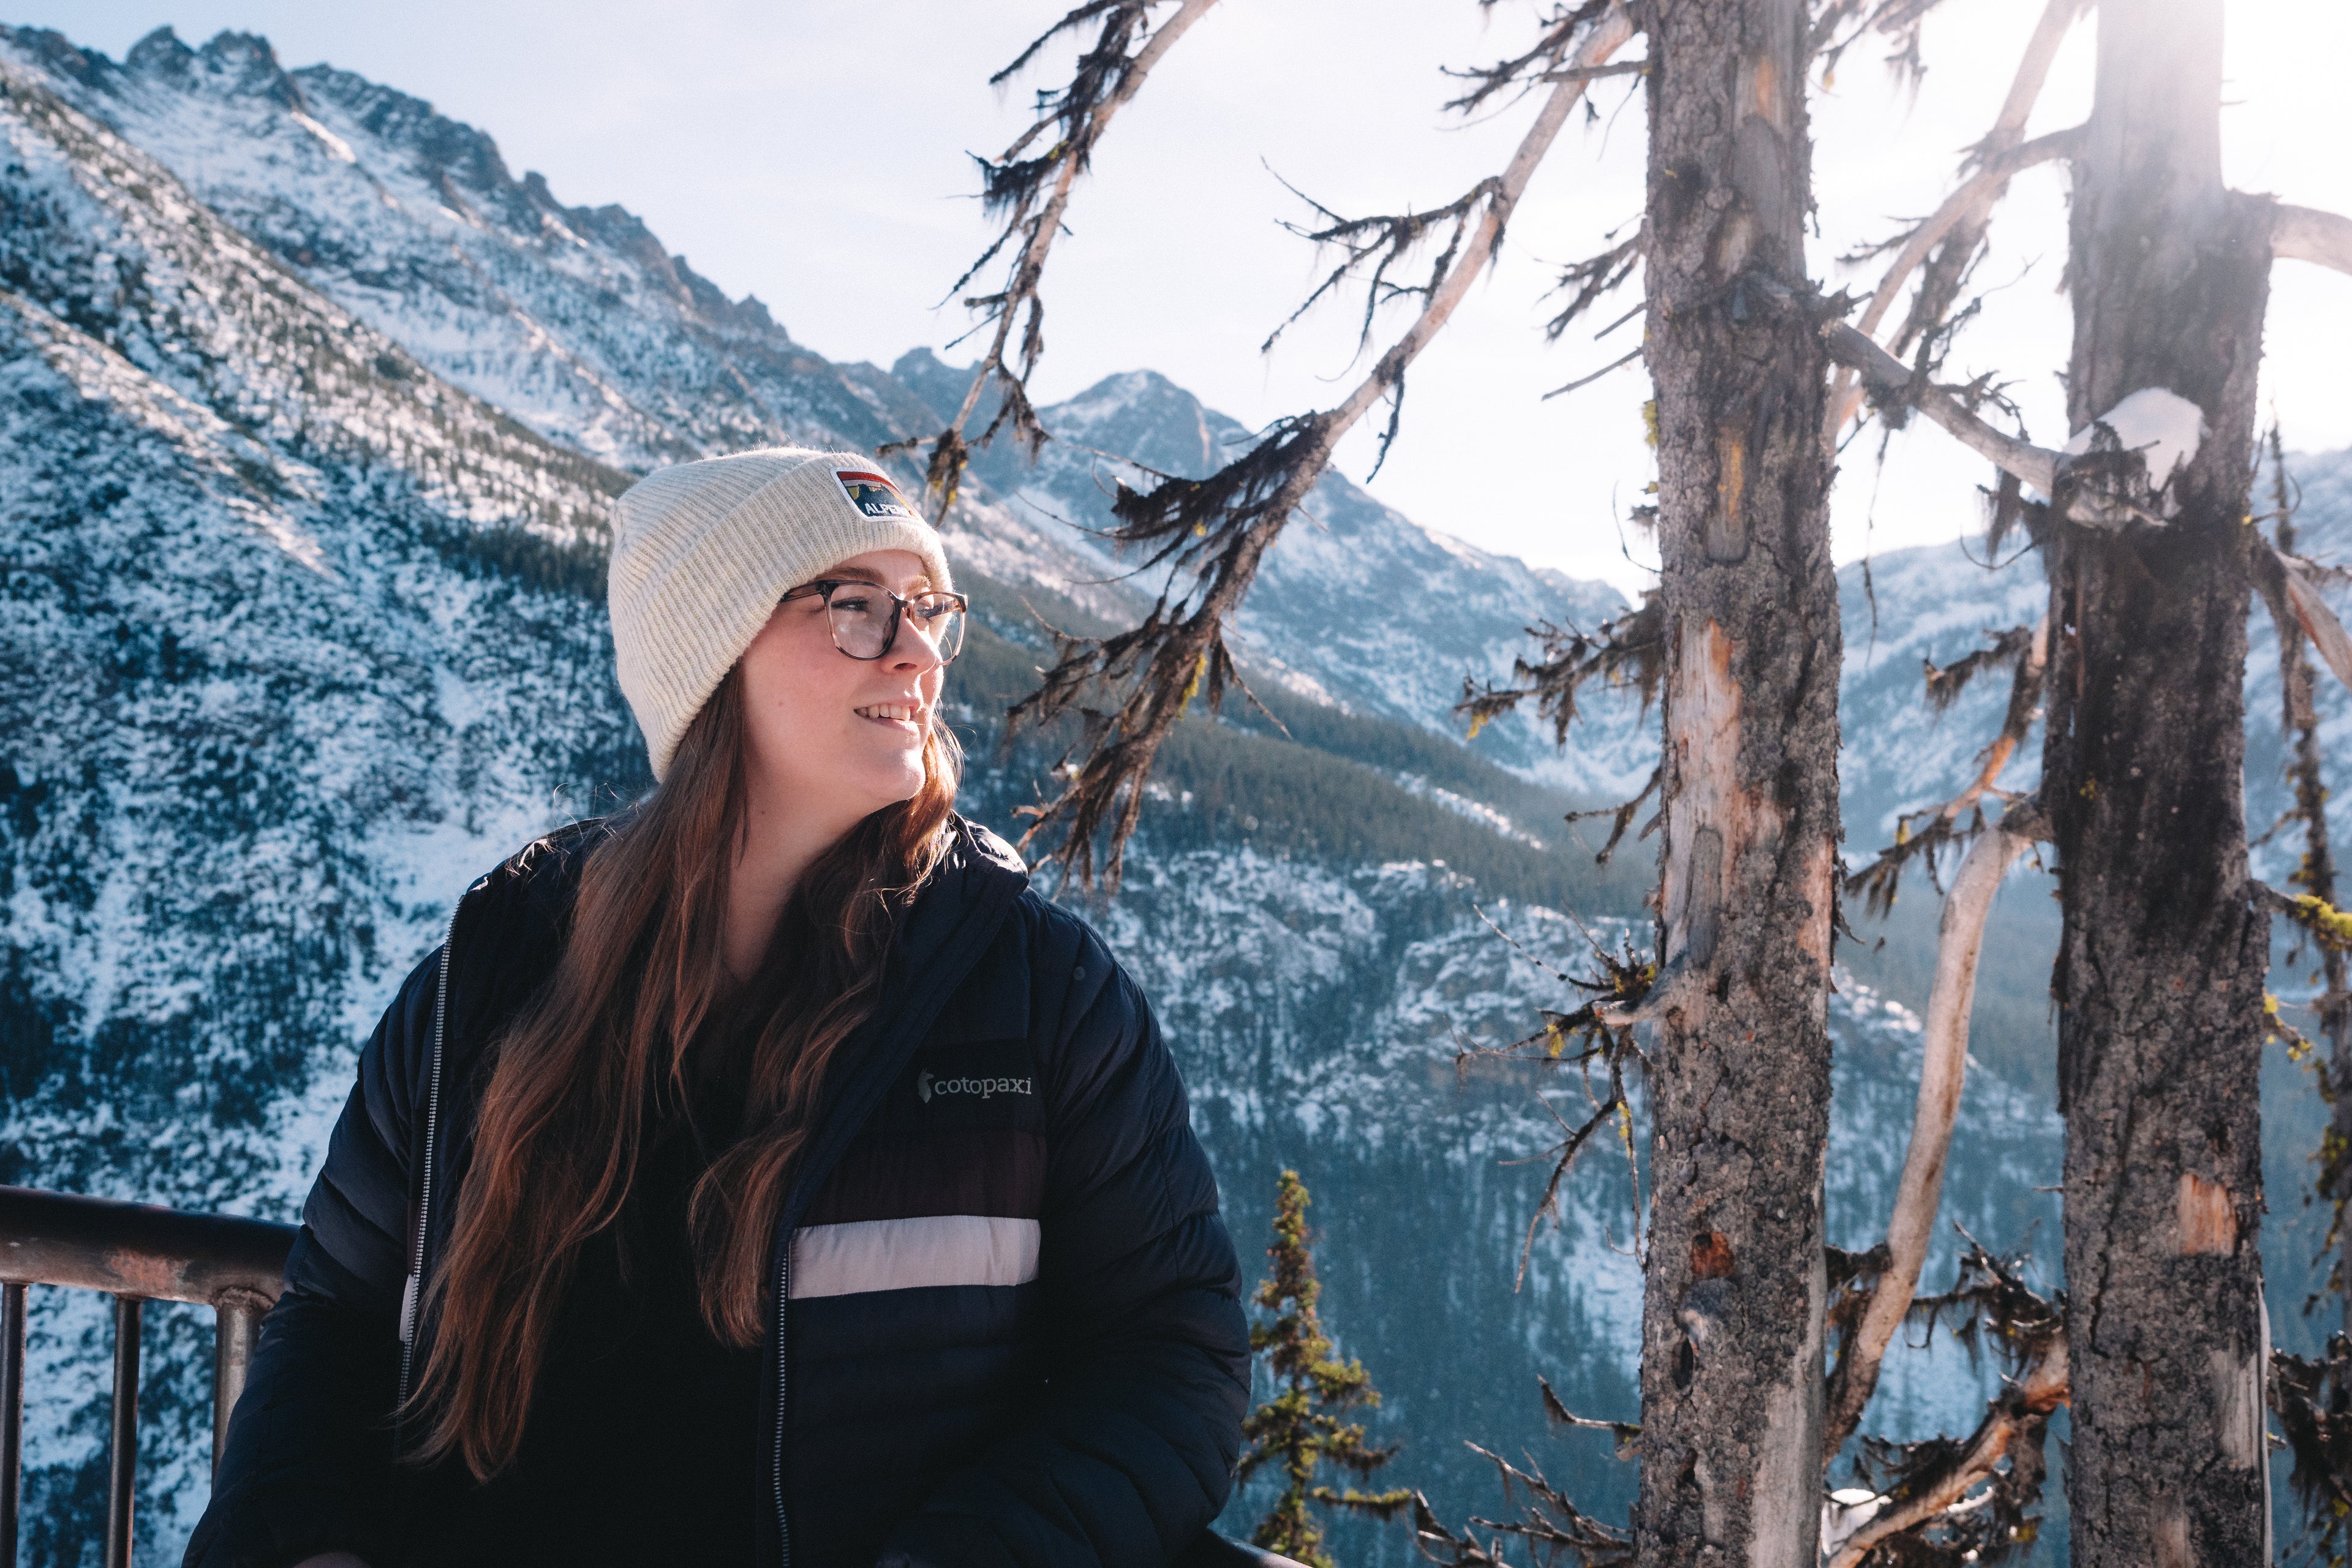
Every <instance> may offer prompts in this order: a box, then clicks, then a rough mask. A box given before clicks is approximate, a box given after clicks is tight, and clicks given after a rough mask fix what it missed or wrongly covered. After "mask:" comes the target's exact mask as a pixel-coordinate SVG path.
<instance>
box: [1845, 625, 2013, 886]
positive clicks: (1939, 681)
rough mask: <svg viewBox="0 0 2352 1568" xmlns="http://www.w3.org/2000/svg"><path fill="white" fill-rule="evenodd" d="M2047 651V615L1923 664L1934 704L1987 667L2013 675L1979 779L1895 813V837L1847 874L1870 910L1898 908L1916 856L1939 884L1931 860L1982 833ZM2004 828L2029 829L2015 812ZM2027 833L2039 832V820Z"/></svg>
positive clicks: (1982, 755)
mask: <svg viewBox="0 0 2352 1568" xmlns="http://www.w3.org/2000/svg"><path fill="white" fill-rule="evenodd" d="M2049 655H2050V617H2049V616H2046V615H2045V616H2042V619H2041V620H2040V621H2039V622H2037V623H2036V624H2035V625H2034V626H2032V628H2031V630H2029V629H2028V628H2026V627H2024V626H2019V627H2016V628H2014V629H2013V630H2011V631H2008V632H2004V633H2002V634H2000V636H1999V637H1995V638H1994V639H1993V642H1992V645H1991V646H1990V647H1986V648H1981V649H1979V650H1978V651H1977V652H1976V653H1973V654H1970V655H1969V657H1968V658H1963V659H1959V660H1956V661H1955V662H1954V663H1953V664H1952V666H1951V667H1950V668H1947V669H1938V668H1936V666H1935V665H1934V664H1932V663H1931V664H1929V665H1928V666H1927V700H1928V701H1929V702H1930V703H1932V704H1934V705H1936V706H1937V707H1941V706H1943V705H1944V704H1946V703H1948V702H1949V701H1951V700H1953V698H1954V697H1956V696H1958V692H1959V689H1961V688H1962V687H1963V686H1965V685H1966V684H1967V683H1968V681H1969V679H1970V678H1971V677H1973V676H1974V675H1976V674H1978V673H1979V672H1980V671H1982V670H1984V669H1988V668H1994V667H1995V666H1997V665H2000V664H2012V663H2013V664H2014V665H2015V666H2016V668H2017V673H2016V676H2015V677H2014V679H2012V680H2011V683H2010V689H2009V709H2008V711H2007V712H2005V713H2004V714H2003V715H2002V717H2001V726H2000V734H1998V735H1996V736H1994V737H1993V741H1992V743H1991V744H1990V745H1989V746H1987V747H1986V748H1985V749H1984V751H1983V752H1981V753H1979V758H1978V765H1977V774H1976V777H1975V778H1973V779H1971V780H1969V784H1968V786H1967V787H1966V788H1964V789H1962V790H1961V791H1960V792H1959V794H1958V795H1954V796H1952V798H1951V799H1949V800H1948V801H1945V802H1944V803H1943V804H1942V805H1934V806H1928V807H1926V808H1924V809H1922V810H1918V811H1906V812H1905V813H1904V814H1903V815H1902V816H1899V817H1897V818H1896V819H1895V842H1894V843H1893V844H1890V845H1888V846H1887V847H1885V848H1884V849H1882V850H1880V851H1879V852H1878V858H1877V859H1875V860H1874V861H1872V862H1871V863H1870V864H1869V865H1868V866H1865V867H1864V868H1862V869H1861V870H1860V871H1857V872H1856V873H1854V874H1853V876H1852V877H1849V878H1848V879H1846V892H1847V893H1848V894H1849V895H1851V894H1856V893H1859V894H1861V895H1863V896H1864V899H1865V900H1867V902H1866V904H1865V908H1866V909H1867V910H1869V912H1870V913H1872V914H1874V915H1884V914H1885V913H1886V911H1887V910H1891V909H1893V908H1894V907H1895V893H1896V891H1897V889H1898V887H1899V884H1900V882H1901V879H1902V875H1903V872H1904V870H1905V868H1906V867H1908V866H1909V864H1910V863H1911V862H1912V861H1913V860H1914V859H1917V858H1922V857H1924V858H1926V860H1927V874H1928V877H1929V879H1931V880H1934V881H1936V883H1937V886H1938V887H1939V888H1940V887H1941V886H1942V882H1941V880H1940V879H1938V878H1937V871H1936V858H1937V856H1938V855H1940V854H1941V853H1942V852H1943V851H1944V850H1945V849H1947V848H1949V847H1954V846H1957V845H1960V844H1964V843H1966V842H1968V841H1969V840H1970V839H1972V838H1974V837H1976V836H1977V835H1978V834H1979V833H1981V832H1983V831H1984V826H1985V825H1984V814H1983V810H1982V803H1983V800H1984V797H1985V796H1986V795H1990V794H1994V793H1996V791H1995V789H1994V785H1995V784H1996V783H1997V781H1998V780H1999V779H2000V774H2001V770H2002V769H2003V768H2006V767H2007V766H2009V761H2010V759H2011V757H2013V756H2015V755H2016V754H2017V748H2018V747H2019V745H2021V743H2022V742H2024V740H2025V736H2026V732H2027V731H2028V730H2030V729H2031V728H2032V724H2033V720H2034V716H2035V714H2037V713H2038V712H2039V711H2040V710H2041V702H2042V682H2043V681H2044V680H2045V679H2047V677H2048V670H2049ZM1963 814H1966V815H1967V816H1968V817H1969V820H1968V821H1967V822H1966V823H1963V822H1962V821H1961V820H1960V819H1961V817H1962V816H1963ZM2006 820H2007V819H2004V821H2006ZM1915 822H1924V823H1925V825H1926V826H1922V827H1919V828H1916V829H1915V828H1914V827H1913V826H1912V824H1913V823H1915ZM2009 830H2010V831H2011V833H2012V834H2024V833H2026V832H2027V831H2028V828H2027V819H2026V818H2024V817H2022V816H2021V817H2018V818H2017V819H2016V822H2015V823H2014V824H2013V825H2011V826H2010V829H2009ZM2032 831H2033V833H2034V835H2035V836H2038V835H2039V832H2040V829H2039V826H2038V825H2036V826H2034V828H2033V830H2032Z"/></svg>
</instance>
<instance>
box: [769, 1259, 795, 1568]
mask: <svg viewBox="0 0 2352 1568" xmlns="http://www.w3.org/2000/svg"><path fill="white" fill-rule="evenodd" d="M776 1258H777V1260H778V1261H777V1264H776V1452H775V1456H774V1465H773V1468H772V1469H771V1471H770V1475H771V1477H772V1479H773V1481H774V1483H775V1492H776V1535H777V1540H778V1543H779V1544H780V1546H781V1547H782V1568H793V1521H792V1519H791V1517H790V1516H789V1515H787V1514H786V1513H785V1512H784V1394H785V1388H786V1384H788V1383H789V1382H790V1377H791V1374H790V1368H791V1366H792V1356H791V1355H790V1353H789V1350H790V1347H789V1345H788V1344H787V1343H786V1342H785V1340H784V1314H785V1312H786V1311H787V1310H789V1309H790V1308H791V1305H792V1300H793V1237H792V1233H791V1232H790V1231H787V1232H785V1233H784V1234H783V1235H782V1237H778V1238H777V1242H776Z"/></svg>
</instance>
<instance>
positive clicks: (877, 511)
mask: <svg viewBox="0 0 2352 1568" xmlns="http://www.w3.org/2000/svg"><path fill="white" fill-rule="evenodd" d="M833 477H834V479H835V480H836V481H837V482H838V483H839V484H840V486H841V493H842V494H843V495H845V496H847V497H848V498H849V504H850V505H852V506H854V507H856V509H857V510H858V511H859V512H860V513H861V514H862V515H864V516H866V517H900V518H905V519H906V520H907V521H909V522H920V521H922V519H921V518H920V517H919V516H917V515H916V512H915V509H914V508H912V507H910V506H908V504H907V502H906V499H905V498H904V497H902V496H901V495H899V493H898V487H897V486H896V485H893V484H892V483H891V482H890V481H889V480H888V479H885V478H884V477H883V476H881V475H880V474H875V473H868V472H866V471H865V470H864V469H861V468H835V469H834V470H833Z"/></svg>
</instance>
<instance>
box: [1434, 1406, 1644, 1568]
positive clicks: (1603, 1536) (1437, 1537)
mask: <svg viewBox="0 0 2352 1568" xmlns="http://www.w3.org/2000/svg"><path fill="white" fill-rule="evenodd" d="M1536 1383H1537V1385H1538V1387H1540V1388H1541V1389H1542V1390H1543V1402H1544V1414H1545V1415H1548V1416H1549V1417H1550V1418H1551V1421H1552V1424H1553V1425H1554V1426H1567V1427H1570V1428H1580V1429H1582V1430H1586V1431H1594V1432H1606V1433H1608V1434H1609V1435H1610V1436H1611V1437H1612V1438H1613V1439H1614V1441H1615V1443H1616V1457H1617V1458H1621V1459H1623V1458H1631V1457H1632V1454H1633V1443H1634V1441H1635V1440H1636V1439H1638V1438H1639V1437H1640V1436H1641V1435H1642V1429H1641V1427H1639V1426H1634V1425H1633V1424H1632V1423H1630V1422H1624V1421H1595V1420H1591V1419H1590V1418H1588V1417H1586V1416H1582V1415H1574V1414H1572V1413H1570V1410H1569V1408H1568V1406H1567V1405H1563V1404H1561V1403H1560V1400H1559V1395H1558V1394H1554V1393H1553V1392H1552V1389H1551V1384H1549V1383H1546V1382H1544V1380H1543V1379H1541V1378H1538V1379H1537V1380H1536ZM1464 1446H1465V1447H1467V1448H1468V1449H1469V1450H1470V1451H1471V1452H1472V1453H1474V1454H1476V1455H1477V1456H1478V1457H1479V1458H1483V1459H1486V1461H1487V1462H1489V1463H1490V1464H1492V1465H1493V1466H1494V1467H1495V1468H1496V1472H1497V1473H1498V1474H1499V1475H1500V1476H1501V1477H1502V1481H1503V1500H1504V1501H1505V1502H1509V1501H1511V1500H1513V1498H1514V1496H1515V1495H1516V1494H1519V1493H1525V1494H1526V1497H1527V1503H1526V1505H1525V1507H1524V1508H1523V1509H1522V1510H1521V1512H1520V1515H1519V1517H1518V1518H1517V1519H1515V1520H1506V1521H1497V1520H1491V1519H1480V1518H1477V1517H1475V1516H1473V1517H1472V1519H1471V1521H1470V1527H1469V1528H1468V1529H1467V1530H1465V1531H1463V1532H1462V1533H1461V1534H1459V1535H1456V1534H1455V1533H1454V1531H1452V1530H1451V1529H1449V1528H1448V1527H1447V1526H1446V1525H1445V1524H1444V1521H1441V1520H1439V1518H1438V1517H1437V1513H1436V1510H1433V1509H1432V1508H1431V1507H1430V1506H1429V1500H1428V1499H1427V1498H1425V1497H1423V1496H1422V1495H1421V1494H1420V1493H1419V1492H1415V1493H1414V1494H1413V1499H1412V1541H1413V1545H1414V1547H1415V1548H1416V1549H1418V1550H1419V1551H1420V1552H1421V1554H1422V1556H1423V1558H1425V1559H1427V1560H1428V1561H1429V1562H1432V1563H1443V1564H1444V1565H1445V1568H1507V1563H1506V1562H1505V1559H1504V1556H1503V1552H1504V1544H1503V1543H1504V1542H1506V1541H1510V1540H1516V1541H1521V1542H1526V1543H1527V1546H1528V1551H1529V1552H1531V1553H1533V1557H1532V1559H1531V1560H1532V1561H1534V1562H1538V1563H1579V1564H1581V1565H1582V1568H1615V1565H1616V1564H1620V1563H1631V1562H1633V1536H1632V1532H1631V1531H1627V1530H1625V1529H1624V1528H1623V1527H1622V1526H1617V1525H1610V1524H1605V1523H1603V1522H1601V1521H1600V1520H1597V1519H1595V1518H1593V1517H1592V1516H1591V1514H1589V1513H1586V1512H1585V1511H1584V1510H1581V1509H1580V1508H1578V1507H1577V1506H1576V1504H1575V1502H1574V1501H1572V1500H1570V1498H1569V1496H1568V1495H1567V1494H1566V1493H1565V1492H1563V1491H1561V1490H1560V1489H1559V1488H1558V1487H1556V1486H1554V1485H1552V1483H1551V1482H1549V1480H1546V1479H1544V1475H1543V1472H1542V1471H1541V1470H1539V1469H1521V1468H1519V1467H1518V1466H1517V1465H1514V1464H1512V1463H1511V1462H1510V1461H1509V1460H1507V1459H1505V1458H1502V1457H1501V1456H1500V1455H1498V1454H1496V1453H1493V1452H1491V1451H1490V1450H1488V1449H1486V1448H1482V1447H1479V1446H1478V1445H1477V1444H1475V1443H1467V1444H1465V1445H1464ZM1478 1531H1491V1532H1492V1533H1491V1534H1489V1535H1488V1536H1487V1538H1486V1541H1484V1542H1481V1541H1480V1540H1479V1539H1478Z"/></svg>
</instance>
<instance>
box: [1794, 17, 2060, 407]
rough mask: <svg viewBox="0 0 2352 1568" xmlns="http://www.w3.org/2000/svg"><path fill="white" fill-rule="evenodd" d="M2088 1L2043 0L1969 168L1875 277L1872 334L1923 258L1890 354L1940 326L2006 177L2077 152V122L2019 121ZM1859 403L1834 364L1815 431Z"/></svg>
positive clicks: (1867, 327)
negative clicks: (2029, 124) (2044, 130)
mask: <svg viewBox="0 0 2352 1568" xmlns="http://www.w3.org/2000/svg"><path fill="white" fill-rule="evenodd" d="M2089 8H2090V0H2049V4H2048V5H2047V6H2045V7H2044V8H2043V10H2042V19H2041V20H2040V21H2039V22H2038V23H2036V24H2035V26H2034V29H2033V35H2032V37H2031V38H2030V39H2028V40H2027V43H2026V47H2025V53H2024V55H2023V56H2022V58H2020V60H2019V61H2018V66H2017V71H2016V74H2015V75H2014V76H2013V77H2012V78H2011V80H2010V87H2009V96H2008V97H2007V98H2006V99H2005V100H2003V101H2002V103H2001V108H2000V115H1999V116H1998V117H1996V118H1995V120H1994V121H1993V124H1992V129H1991V130H1990V132H1987V133H1986V134H1985V137H1984V139H1983V140H1982V141H1981V142H1978V143H1977V144H1976V145H1975V146H1974V147H1973V148H1971V149H1969V156H1968V160H1967V162H1966V163H1965V164H1964V165H1963V166H1964V167H1969V168H1973V169H1974V170H1975V173H1974V174H1973V175H1972V176H1971V177H1970V178H1969V179H1968V180H1967V181H1966V182H1965V183H1964V184H1962V185H1961V186H1960V188H1959V189H1958V190H1957V191H1955V192H1954V193H1953V194H1952V195H1950V196H1949V197H1948V198H1947V199H1946V201H1945V203H1944V205H1943V206H1942V207H1940V208H1939V209H1937V212H1936V214H1935V216H1932V217H1930V218H1929V219H1928V220H1927V222H1926V223H1924V224H1922V225H1920V226H1919V227H1918V228H1916V229H1915V230H1913V231H1912V233H1911V235H1910V237H1909V238H1908V240H1907V242H1906V244H1905V245H1904V247H1903V249H1902V252H1901V254H1900V255H1898V256H1897V257H1896V258H1895V262H1894V263H1893V265H1891V266H1890V267H1888V268H1887V269H1886V275H1885V278H1884V279H1881V280H1880V282H1879V285H1878V290H1877V292H1876V293H1875V294H1874V295H1873V296H1872V299H1871V302H1870V307H1869V309H1868V310H1866V311H1865V312H1864V315H1863V319H1862V322H1861V328H1862V331H1864V332H1865V333H1869V334H1872V335H1875V334H1876V333H1877V331H1878V328H1879V323H1880V322H1881V321H1884V320H1885V317H1886V313H1887V311H1888V310H1891V309H1892V308H1893V307H1894V304H1895V300H1896V299H1897V298H1899V297H1900V296H1901V294H1902V291H1903V285H1904V284H1905V282H1906V281H1907V280H1908V279H1909V277H1910V275H1911V273H1912V272H1913V271H1914V270H1916V269H1917V268H1919V267H1920V266H1921V265H1922V264H1923V263H1924V264H1925V265H1926V268H1927V271H1926V273H1925V275H1924V276H1923V277H1922V278H1921V279H1920V280H1919V289H1918V292H1917V293H1916V294H1915V295H1914V296H1913V297H1912V302H1911V310H1910V311H1909V313H1908V314H1907V315H1906V318H1905V320H1904V323H1903V327H1902V330H1901V331H1898V332H1896V334H1895V341H1894V344H1893V348H1894V352H1895V354H1896V355H1897V356H1900V355H1903V354H1906V353H1909V352H1910V351H1911V348H1912V346H1913V345H1914V344H1916V343H1917V342H1920V341H1921V340H1923V339H1924V338H1926V337H1927V336H1928V335H1929V334H1930V333H1932V332H1934V331H1936V330H1937V328H1938V327H1940V326H1941V325H1942V323H1943V321H1944V319H1945V317H1946V316H1947V315H1948V314H1949V312H1950V310H1951V308H1952V304H1953V301H1954V300H1957V299H1958V296H1959V289H1960V285H1961V283H1962V282H1963V281H1964V280H1965V279H1967V277H1968V275H1969V271H1970V269H1971V268H1974V267H1975V265H1976V262H1977V259H1978V258H1979V256H1981V255H1982V254H1983V250H1984V240H1985V233H1986V230H1987V228H1988V226H1989V225H1990V220H1991V216H1992V209H1993V208H1994V207H1995V206H1996V205H1999V203H2000V198H2001V197H2002V196H2003V195H2005V194H2007V192H2008V190H2009V182H2010V180H2011V178H2012V177H2013V176H2015V175H2016V174H2019V173H2020V172H2021V171H2023V170H2025V169H2029V168H2032V167H2033V166H2034V165H2035V164H2037V163H2046V162H2049V161H2050V160H2052V159H2053V158H2072V157H2074V155H2075V154H2076V153H2077V152H2078V151H2079V149H2080V146H2081V140H2080V139H2081V136H2082V134H2083V132H2082V128H2081V127H2079V126H2078V127H2076V128H2075V129H2074V130H2072V131H2062V132H2056V133H2055V134H2054V135H2051V136H2043V137H2039V138H2037V139H2035V140H2034V141H2033V142H2026V141H2025V124H2026V121H2027V120H2028V119H2029V118H2030V117H2031V116H2032V112H2033V105H2034V103H2035V101H2036V100H2039V99H2040V98H2041V96H2042V85H2043V83H2045V82H2046V81H2047V80H2048V79H2049V76H2050V66H2051V62H2052V61H2053V60H2054V59H2055V58H2057V54H2058V47H2059V45H2060V44H2062V43H2063V42H2064V41H2065V38H2066V35H2067V33H2068V32H2069V31H2070V30H2071V29H2072V28H2073V26H2074V23H2075V21H2076V19H2077V18H2079V17H2080V16H2082V15H2083V13H2084V11H2086V10H2088V9H2089ZM1931 253H1932V255H1931ZM1860 405H1861V394H1860V393H1859V391H1858V390H1857V389H1855V387H1854V385H1853V376H1852V375H1851V374H1848V373H1846V372H1843V371H1841V372H1840V373H1839V374H1838V377H1837V380H1836V381H1835V383H1834V384H1832V387H1831V390H1830V413H1829V419H1828V422H1827V426H1826V427H1825V429H1824V431H1823V438H1824V439H1825V440H1826V441H1827V442H1828V443H1829V445H1830V446H1831V447H1832V448H1834V447H1835V446H1836V444H1837V435H1838V432H1839V431H1840V430H1842V429H1843V428H1844V427H1845V423H1846V421H1847V420H1849V419H1851V418H1853V416H1854V413H1855V411H1856V410H1857V409H1858V408H1859V406H1860Z"/></svg>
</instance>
